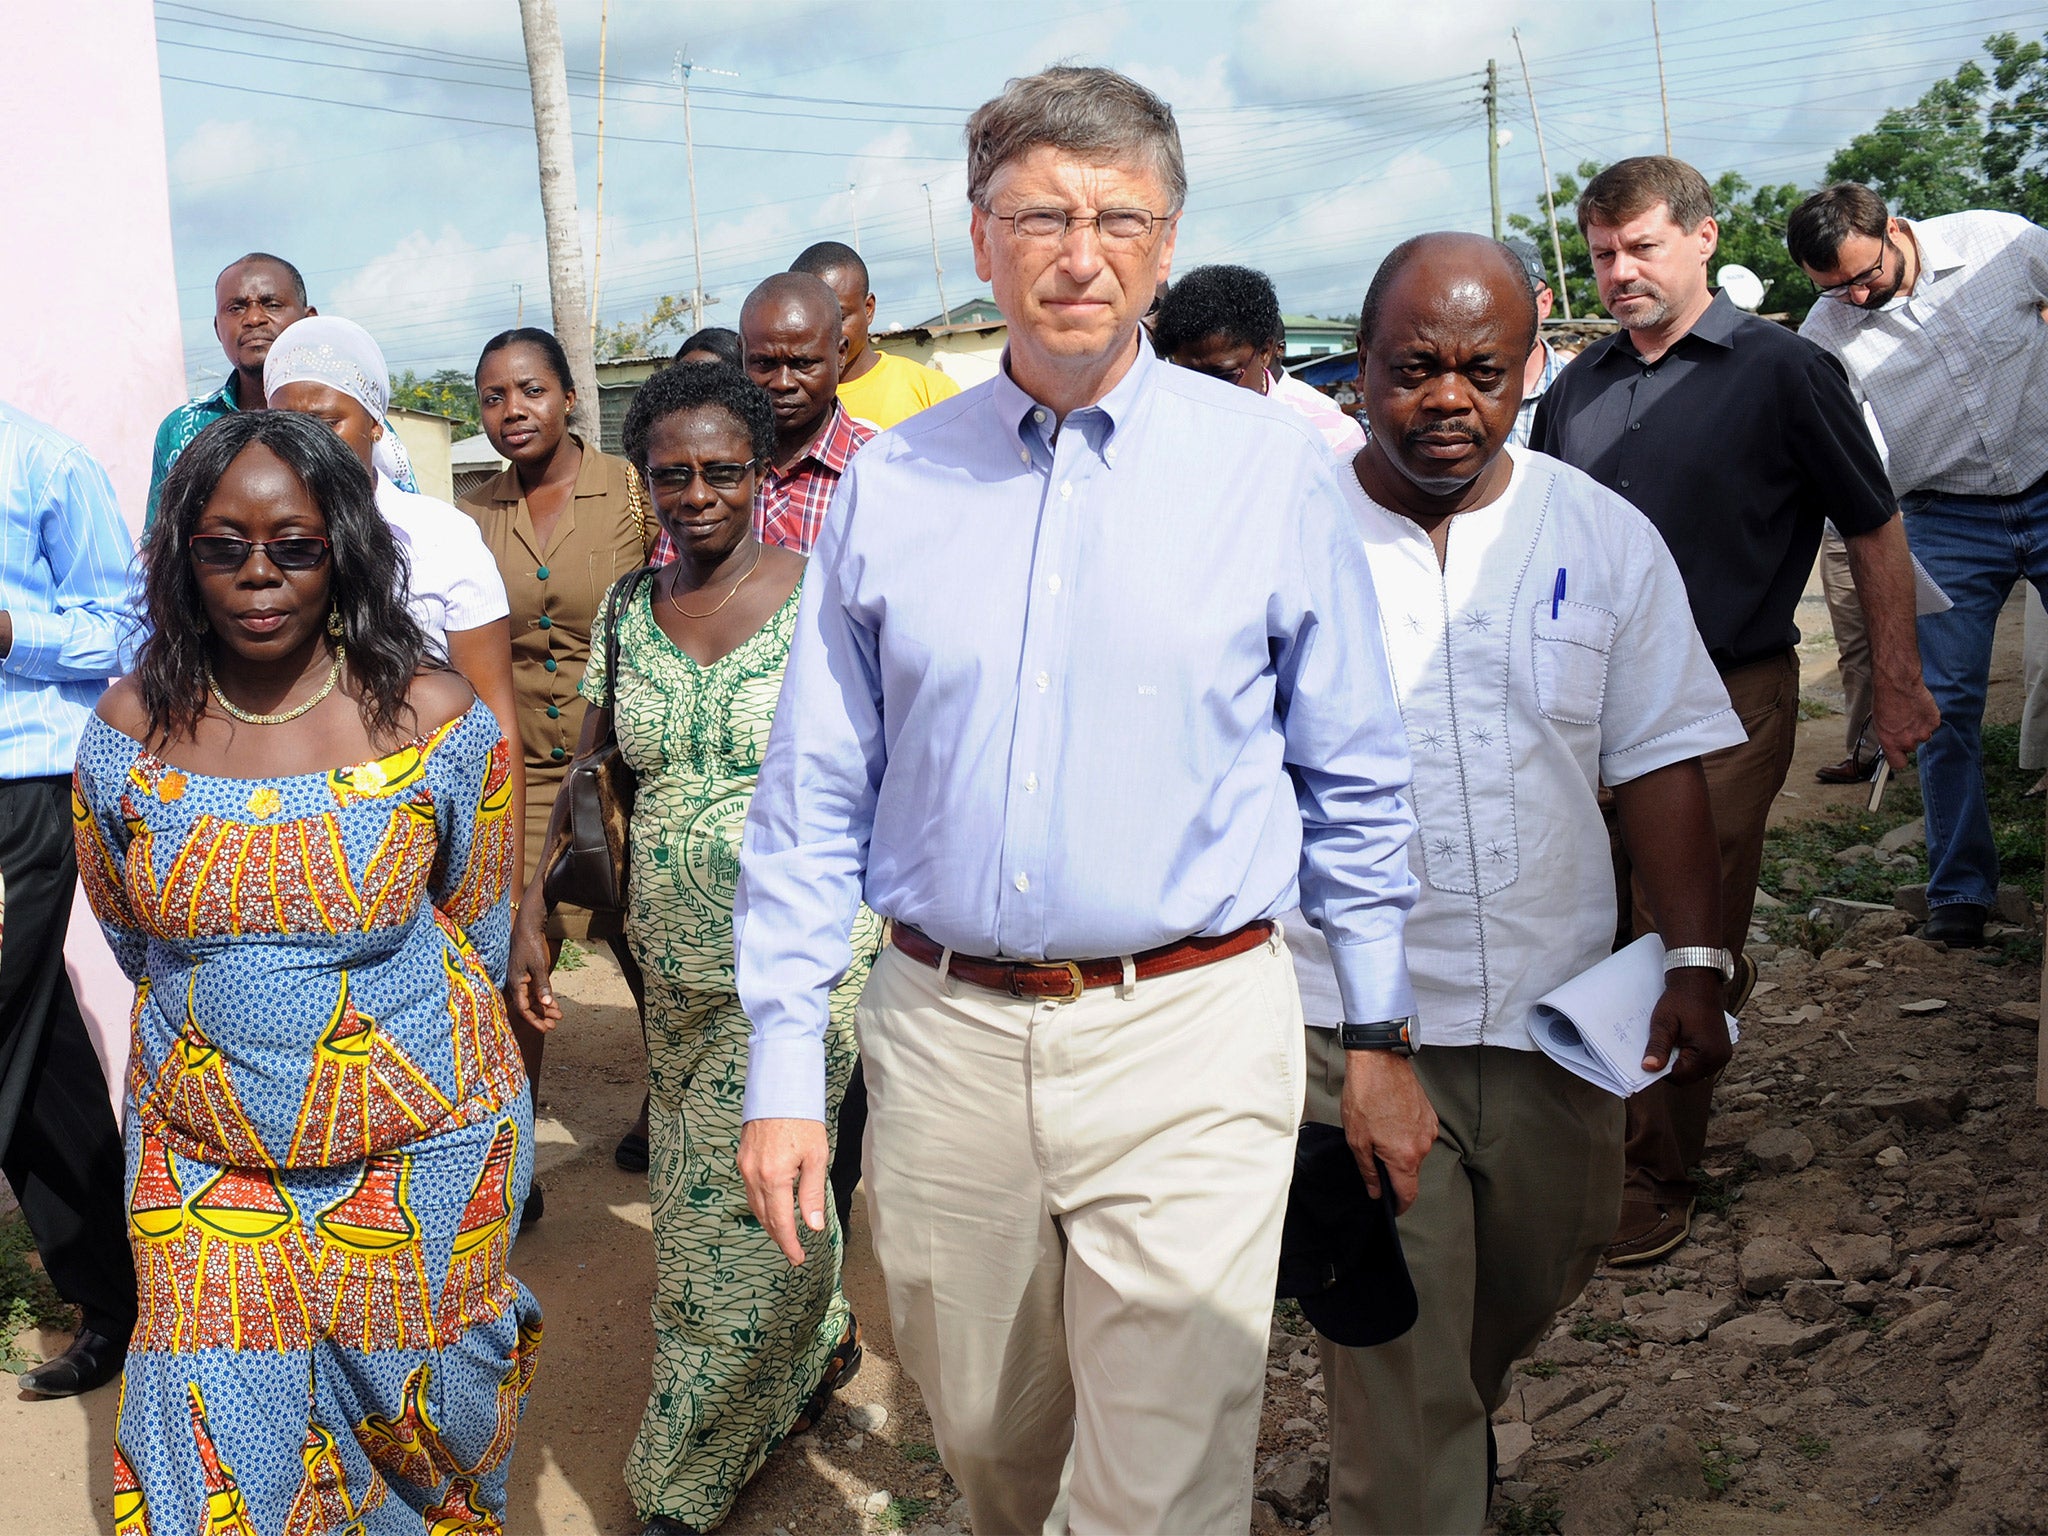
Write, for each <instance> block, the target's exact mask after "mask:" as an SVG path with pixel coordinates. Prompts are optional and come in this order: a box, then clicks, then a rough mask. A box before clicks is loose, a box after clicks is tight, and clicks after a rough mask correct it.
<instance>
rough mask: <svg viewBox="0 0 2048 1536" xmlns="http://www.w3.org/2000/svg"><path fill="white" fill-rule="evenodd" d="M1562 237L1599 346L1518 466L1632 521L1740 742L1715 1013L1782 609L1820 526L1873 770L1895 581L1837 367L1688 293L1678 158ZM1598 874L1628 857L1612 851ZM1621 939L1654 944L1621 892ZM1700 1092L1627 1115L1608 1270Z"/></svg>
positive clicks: (1889, 696)
mask: <svg viewBox="0 0 2048 1536" xmlns="http://www.w3.org/2000/svg"><path fill="white" fill-rule="evenodd" d="M1578 220H1579V229H1580V230H1581V232H1583V233H1584V235H1585V237H1586V245H1587V249H1588V251H1589V252H1590V253H1591V256H1592V261H1593V276H1594V279H1595V281H1596V282H1597V283H1598V285H1599V289H1600V302H1601V303H1602V304H1604V305H1605V306H1606V308H1607V312H1608V313H1609V314H1611V315H1613V316H1614V318H1615V319H1616V320H1618V321H1619V322H1620V323H1621V330H1620V331H1618V332H1617V333H1616V334H1614V335H1612V336H1608V337H1605V338H1603V339H1601V340H1600V341H1597V342H1595V343H1594V344H1593V345H1592V346H1590V347H1588V348H1587V349H1586V350H1585V351H1584V352H1582V353H1581V354H1579V357H1578V359H1577V361H1575V362H1574V363H1573V364H1572V366H1571V367H1569V368H1567V369H1565V371H1564V372H1563V373H1561V374H1559V375H1558V377H1557V381H1556V382H1555V383H1554V384H1552V385H1551V386H1550V389H1549V391H1548V392H1547V393H1546V394H1545V395H1544V397H1543V403H1542V405H1540V406H1539V407H1538V408H1537V411H1536V425H1535V428H1534V431H1533V434H1532V436H1531V439H1530V442H1531V446H1533V447H1535V448H1536V449H1538V450H1539V451H1540V452H1543V453H1547V454H1550V455H1551V456H1552V457H1554V458H1560V459H1563V460H1564V461H1565V462H1566V463H1567V464H1570V465H1573V466H1574V467H1576V468H1579V469H1583V470H1585V471H1586V473H1588V474H1590V475H1591V476H1592V477H1593V478H1594V479H1595V480H1598V481H1599V482H1600V483H1601V484H1602V485H1604V486H1606V487H1607V488H1608V489H1609V490H1612V491H1616V492H1619V493H1620V494H1621V496H1622V497H1623V498H1624V499H1626V500H1627V501H1629V502H1632V503H1633V504H1634V505H1635V506H1636V508H1637V509H1638V510H1639V511H1641V512H1642V513H1643V514H1644V515H1645V516H1646V517H1648V518H1649V519H1650V521H1651V522H1652V523H1653V524H1655V525H1656V528H1657V531H1658V532H1659V533H1661V534H1662V535H1663V536H1664V542H1665V543H1666V544H1667V545H1669V546H1670V549H1671V554H1672V558H1673V559H1675V560H1676V561H1677V562H1678V569H1679V573H1680V575H1682V576H1683V577H1684V578H1685V590H1686V597H1687V598H1688V600H1689V601H1690V602H1691V604H1692V616H1693V622H1694V624H1696V625H1697V626H1698V627H1699V631H1700V638H1701V639H1703V640H1704V641H1705V642H1706V646H1707V654H1708V656H1709V657H1711V658H1712V660H1713V662H1714V665H1715V666H1716V667H1717V668H1718V669H1719V670H1720V673H1721V681H1722V683H1723V684H1724V685H1725V686H1726V687H1727V689H1728V696H1729V698H1730V700H1731V701H1732V702H1733V704H1734V706H1735V712H1736V714H1737V716H1738V717H1739V718H1740V719H1741V721H1742V724H1743V728H1744V729H1745V730H1746V731H1747V732H1748V733H1749V740H1748V741H1747V742H1745V743H1744V744H1742V745H1741V746H1736V747H1727V748H1723V749H1722V750H1721V751H1718V752H1713V753H1709V754H1708V755H1707V757H1706V759H1705V767H1706V773H1707V793H1708V798H1709V799H1710V800H1711V801H1712V803H1713V808H1714V828H1715V832H1716V835H1717V836H1718V838H1719V840H1720V847H1721V911H1722V930H1721V943H1722V947H1723V948H1724V949H1725V950H1726V952H1727V953H1726V954H1725V956H1724V957H1723V967H1724V970H1725V972H1726V974H1727V976H1728V980H1729V986H1728V994H1727V1001H1728V1006H1729V1011H1730V1012H1736V1011H1739V1010H1740V1008H1741V1006H1742V1004H1743V1003H1744V1002H1745V1001H1747V999H1748V996H1749V991H1750V988H1751V987H1752V986H1753V985H1754V983H1755V979H1756V966H1755V963H1754V962H1752V961H1751V960H1750V959H1749V958H1748V957H1747V956H1746V955H1744V954H1743V952H1742V951H1743V945H1744V942H1745V941H1746V939H1747V938H1748V935H1749V920H1750V915H1751V912H1752V910H1753V908H1754V906H1755V902H1756V881H1757V873H1758V871H1759V869H1760V868H1761V866H1762V863H1763V843H1764V823H1765V819H1766V817H1767V816H1768V815H1769V813H1770V808H1771V801H1772V800H1773V799H1775V798H1776V796H1777V793H1778V790H1779V788H1780V787H1781V786H1782V785H1783V784H1784V782H1785V774H1786V771H1787V770H1788V769H1789V768H1790V767H1791V764H1792V746H1793V740H1794V734H1795V732H1796V730H1797V727H1798V723H1799V658H1798V656H1797V654H1796V653H1795V651H1794V649H1793V648H1794V646H1796V645H1797V644H1798V641H1799V631H1798V628H1797V627H1796V626H1795V625H1794V624H1793V622H1792V616H1793V610H1794V609H1795V608H1796V607H1797V605H1798V602H1799V595H1800V592H1801V591H1802V590H1803V589H1804V587H1805V585H1806V577H1807V573H1808V572H1810V571H1811V570H1812V569H1813V559H1814V552H1815V551H1816V550H1817V549H1818V548H1819V547H1820V537H1821V525H1822V523H1823V522H1827V521H1832V522H1833V523H1834V525H1835V527H1836V528H1837V529H1838V530H1839V531H1840V532H1841V534H1842V537H1843V538H1844V539H1845V540H1846V541H1847V543H1848V547H1849V566H1850V570H1851V572H1852V573H1853V575H1854V576H1855V580H1856V591H1857V596H1858V597H1859V598H1860V599H1861V600H1862V604H1863V611H1864V615H1865V617H1866V619H1867V620H1868V623H1869V627H1870V646H1871V652H1872V663H1873V671H1874V678H1873V691H1874V699H1873V702H1872V710H1873V714H1874V716H1875V725H1876V732H1877V738H1878V741H1879V743H1880V744H1881V745H1882V746H1883V748H1884V751H1885V755H1886V756H1887V757H1889V758H1890V759H1891V761H1892V763H1893V764H1894V765H1895V766H1904V764H1905V762H1906V760H1907V758H1908V757H1909V756H1910V754H1911V753H1912V751H1913V749H1914V748H1915V747H1917V746H1919V745H1920V743H1921V742H1923V741H1925V740H1927V738H1928V737H1929V736H1930V735H1932V734H1933V731H1934V728H1935V726H1936V725H1937V724H1938V723H1939V718H1938V716H1937V715H1936V713H1935V708H1934V702H1933V700H1932V699H1931V698H1929V697H1928V693H1927V689H1926V686H1925V685H1924V684H1923V683H1922V682H1921V681H1920V657H1919V652H1918V648H1917V646H1916V645H1915V643H1914V638H1913V568H1912V562H1911V560H1910V558H1909V557H1908V556H1907V553H1906V536H1905V533H1904V531H1903V530H1902V529H1901V528H1900V526H1899V522H1898V519H1897V518H1896V517H1895V516H1894V515H1893V513H1894V511H1895V510H1896V509H1895V507H1894V504H1893V500H1892V495H1891V489H1890V487H1889V486H1888V485H1886V483H1885V478H1884V466H1883V465H1882V463H1881V462H1880V461H1879V459H1878V455H1877V449H1876V447H1875V445H1873V444H1872V442H1871V440H1870V432H1869V430H1868V429H1867V428H1866V427H1865V426H1864V424H1863V416H1862V413H1861V411H1860V410H1859V408H1858V407H1857V404H1856V400H1855V397H1854V396H1853V395H1852V394H1851V393H1850V392H1849V386H1848V383H1847V381H1846V379H1845V378H1844V376H1843V372H1842V366H1841V364H1840V363H1839V362H1837V361H1836V360H1835V359H1834V358H1833V357H1831V356H1830V355H1829V354H1827V353H1826V352H1823V351H1822V350H1821V349H1820V348H1819V347H1816V346H1814V345H1813V344H1812V343H1811V342H1808V341H1804V340H1802V339H1801V338H1799V337H1797V336H1794V335H1792V334H1791V333H1790V332H1788V331H1786V330H1785V329H1784V328H1783V327H1781V326H1778V325H1774V324H1772V323H1771V322H1770V321H1768V320H1761V319H1758V318H1757V317H1756V316H1754V315H1746V314H1744V313H1743V312H1742V311H1741V310H1739V309H1737V308H1736V307H1735V306H1734V304H1733V303H1731V302H1730V301H1729V299H1728V296H1727V295H1726V294H1725V293H1716V292H1715V291H1714V290H1713V289H1712V288H1710V287H1709V286H1708V285H1707V268H1708V264H1709V263H1710V262H1711V261H1712V260H1713V256H1714V248H1715V245H1716V243H1717V241H1718V239H1719V235H1720V226H1719V225H1718V224H1717V223H1716V222H1715V220H1714V194H1713V191H1712V189H1711V188H1710V187H1708V185H1707V182H1706V178H1705V177H1703V176H1701V175H1700V173H1699V172H1698V171H1696V170H1694V169H1693V168H1692V167H1691V166H1689V165H1687V164H1686V163H1685V162H1684V161H1682V160H1673V159H1670V158H1669V157H1667V156H1663V155H1644V156H1640V157H1638V158H1635V159H1630V160H1621V161H1617V162H1616V163H1615V164H1613V165H1611V166H1609V167H1608V168H1607V169H1606V170H1604V171H1602V172H1601V173H1600V174H1599V175H1598V176H1595V177H1594V178H1593V179H1592V180H1591V181H1590V182H1588V183H1587V184H1586V190H1585V191H1584V192H1583V193H1581V194H1580V196H1579V203H1578ZM1616 865H1617V875H1618V877H1622V878H1626V876H1627V871H1628V854H1627V850H1626V848H1625V846H1623V845H1622V844H1621V841H1620V839H1617V855H1616ZM1632 895H1633V908H1634V910H1633V913H1632V916H1631V920H1630V923H1629V924H1628V925H1627V926H1628V927H1629V928H1630V929H1631V930H1632V931H1633V932H1634V933H1638V934H1640V933H1647V932H1652V931H1655V929H1656V928H1657V926H1658V924H1657V914H1656V912H1655V910H1654V909H1653V907H1652V906H1651V904H1650V901H1649V898H1648V895H1647V893H1646V892H1645V891H1644V889H1643V886H1642V883H1641V881H1640V880H1636V881H1633V884H1632ZM1713 1090H1714V1079H1713V1078H1712V1077H1711V1076H1709V1077H1705V1078H1701V1079H1699V1080H1697V1081H1695V1082H1690V1083H1685V1084H1682V1085H1680V1086H1676V1087H1674V1086H1673V1085H1672V1084H1671V1083H1670V1082H1669V1081H1668V1080H1666V1081H1664V1082H1660V1083H1657V1084H1655V1085H1654V1086H1652V1087H1650V1088H1648V1089H1645V1090H1644V1091H1643V1092H1641V1093H1639V1094H1637V1095H1635V1097H1633V1098H1631V1099H1630V1100H1629V1103H1628V1184H1627V1188H1626V1190H1625V1192H1624V1194H1623V1197H1622V1207H1621V1221H1620V1224H1619V1226H1618V1227H1617V1228H1616V1231H1615V1236H1614V1242H1613V1243H1612V1244H1611V1245H1610V1246H1609V1247H1608V1250H1607V1262H1608V1263H1610V1264H1647V1263H1650V1262H1652V1261H1653V1260H1655V1259H1658V1258H1661V1257H1662V1256H1663V1255H1665V1254H1667V1253H1669V1252H1670V1251H1671V1250H1672V1249H1674V1248H1676V1247H1677V1246H1678V1245H1679V1244H1680V1243H1682V1242H1684V1241H1685V1238H1686V1235H1687V1233H1688V1232H1689V1231H1690V1230H1691V1225H1692V1210H1693V1201H1694V1195H1695V1189H1694V1186H1693V1182H1692V1175H1691V1169H1692V1168H1694V1167H1695V1166H1696V1165H1697V1164H1698V1162H1699V1160H1700V1156H1701V1154H1702V1152H1704V1151H1705V1148H1706V1135H1707V1120H1708V1117H1709V1115H1710V1113H1711V1110H1712V1105H1713Z"/></svg>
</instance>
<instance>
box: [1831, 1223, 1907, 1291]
mask: <svg viewBox="0 0 2048 1536" xmlns="http://www.w3.org/2000/svg"><path fill="white" fill-rule="evenodd" d="M1812 1246H1813V1251H1814V1253H1815V1254H1817V1255H1818V1256H1819V1258H1820V1261H1821V1263H1823V1264H1825V1265H1827V1267H1828V1273H1829V1274H1831V1275H1833V1276H1834V1277H1835V1278H1836V1279H1837V1280H1883V1279H1886V1278H1888V1277H1889V1276H1891V1275H1892V1274H1894V1273H1896V1272H1897V1270H1898V1267H1899V1266H1898V1262H1897V1260H1896V1258H1895V1257H1894V1255H1893V1253H1892V1240H1891V1239H1890V1238H1888V1237H1861V1236H1858V1235H1856V1234H1854V1233H1848V1232H1836V1233H1831V1234H1829V1235H1828V1236H1826V1237H1816V1238H1815V1239H1814V1240H1813V1245H1812Z"/></svg>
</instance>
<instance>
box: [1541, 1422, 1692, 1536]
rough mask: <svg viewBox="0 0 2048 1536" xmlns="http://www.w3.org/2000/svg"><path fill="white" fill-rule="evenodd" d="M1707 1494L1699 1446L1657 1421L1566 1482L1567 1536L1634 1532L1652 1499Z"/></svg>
mask: <svg viewBox="0 0 2048 1536" xmlns="http://www.w3.org/2000/svg"><path fill="white" fill-rule="evenodd" d="M1706 1496H1707V1480H1706V1476H1705V1474H1704V1473H1703V1472H1702V1470H1701V1466H1700V1448H1699V1446H1698V1445H1697V1444H1695V1443H1694V1441H1693V1439H1692V1437H1691V1436H1690V1435H1687V1434H1685V1433H1684V1432H1683V1431H1682V1430H1678V1429H1675V1428H1673V1427H1672V1426H1671V1425H1669V1424H1653V1425H1652V1426H1650V1428H1648V1429H1646V1430H1644V1431H1642V1432H1641V1433H1640V1434H1637V1435H1634V1436H1632V1437H1631V1438H1630V1439H1628V1440H1627V1441H1625V1442H1623V1444H1622V1446H1621V1448H1620V1449H1619V1450H1617V1451H1616V1452H1615V1453H1614V1455H1613V1456H1612V1457H1611V1458H1610V1459H1608V1460H1606V1461H1602V1462H1595V1463H1594V1464H1593V1465H1592V1466H1590V1467H1587V1468H1586V1469H1585V1470H1584V1471H1582V1472H1580V1473H1579V1474H1578V1475H1577V1476H1576V1477H1574V1478H1573V1479H1572V1480H1571V1482H1569V1483H1568V1484H1566V1485H1565V1490H1564V1496H1563V1499H1562V1500H1561V1505H1562V1509H1563V1513H1564V1520H1563V1527H1564V1530H1565V1532H1566V1536H1610V1533H1612V1536H1632V1533H1633V1532H1634V1531H1635V1528H1636V1517H1637V1516H1638V1515H1639V1514H1641V1513H1642V1512H1643V1511H1644V1510H1646V1509H1648V1508H1650V1507H1651V1505H1652V1504H1653V1503H1656V1502H1659V1501H1663V1500H1670V1499H1704V1498H1705V1497H1706Z"/></svg>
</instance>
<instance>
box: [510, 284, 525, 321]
mask: <svg viewBox="0 0 2048 1536" xmlns="http://www.w3.org/2000/svg"><path fill="white" fill-rule="evenodd" d="M512 302H513V304H514V306H516V307H515V308H514V310H513V313H512V324H513V327H514V328H515V329H516V328H517V327H519V326H522V325H524V324H526V284H524V283H514V284H513V285H512Z"/></svg>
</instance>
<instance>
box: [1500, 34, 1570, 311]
mask: <svg viewBox="0 0 2048 1536" xmlns="http://www.w3.org/2000/svg"><path fill="white" fill-rule="evenodd" d="M1508 36H1510V37H1512V38H1513V39H1514V40H1515V57H1516V58H1518V59H1520V60H1521V61H1522V89H1523V91H1524V92H1526V93H1527V94H1528V97H1529V116H1530V117H1531V118H1532V119H1533V120H1534V121H1535V124H1536V157H1537V158H1538V159H1539V160H1541V161H1542V162H1543V210H1544V212H1545V213H1547V214H1548V215H1549V216H1550V254H1551V255H1552V256H1553V257H1554V258H1555V259H1556V261H1557V286H1556V287H1555V288H1553V289H1552V290H1551V292H1552V293H1554V294H1556V295H1557V303H1558V307H1559V308H1560V309H1562V310H1563V311H1564V317H1565V319H1567V320H1569V319H1571V317H1572V294H1571V287H1570V285H1569V284H1568V283H1566V281H1565V276H1564V242H1563V241H1562V240H1560V239H1558V237H1557V199H1556V198H1555V197H1553V196H1552V195H1551V191H1550V151H1549V150H1547V149H1545V148H1544V147H1543V114H1542V113H1541V112H1538V111H1537V110H1536V87H1535V86H1534V85H1532V84H1531V83H1530V81H1529V55H1528V54H1527V53H1526V52H1524V51H1523V49H1522V34H1521V32H1520V31H1519V30H1517V29H1515V28H1513V27H1510V28H1509V29H1508Z"/></svg>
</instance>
